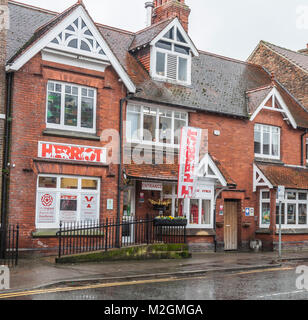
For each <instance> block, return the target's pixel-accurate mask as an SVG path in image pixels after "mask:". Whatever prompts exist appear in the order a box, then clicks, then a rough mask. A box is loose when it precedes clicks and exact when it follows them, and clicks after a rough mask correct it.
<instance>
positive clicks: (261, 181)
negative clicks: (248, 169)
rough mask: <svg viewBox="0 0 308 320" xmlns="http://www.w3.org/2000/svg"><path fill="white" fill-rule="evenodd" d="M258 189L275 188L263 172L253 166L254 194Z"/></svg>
mask: <svg viewBox="0 0 308 320" xmlns="http://www.w3.org/2000/svg"><path fill="white" fill-rule="evenodd" d="M257 187H268V188H269V189H273V188H274V186H273V185H272V184H271V183H270V181H269V180H268V179H267V178H266V176H265V175H264V174H263V172H262V171H261V170H260V169H259V168H258V167H257V166H256V165H255V164H254V165H253V192H256V191H257Z"/></svg>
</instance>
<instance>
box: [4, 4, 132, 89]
mask: <svg viewBox="0 0 308 320" xmlns="http://www.w3.org/2000/svg"><path fill="white" fill-rule="evenodd" d="M79 16H81V17H82V19H83V20H84V22H85V23H86V24H87V26H88V28H89V29H90V31H91V32H92V34H93V36H94V37H95V38H96V40H97V42H98V43H99V45H100V46H101V48H102V49H103V51H104V52H105V54H106V57H107V58H108V60H109V61H110V63H111V65H112V66H113V68H114V69H115V71H116V72H117V73H118V75H119V77H120V78H121V79H122V81H123V83H124V84H125V86H126V88H127V90H128V91H129V92H132V93H135V92H136V87H135V85H134V84H133V82H132V81H131V79H130V78H129V76H128V75H127V73H126V72H125V70H124V68H123V67H122V66H121V64H120V63H119V61H118V60H117V58H116V57H115V55H114V54H113V52H112V51H111V49H110V48H109V46H108V45H107V43H106V41H105V40H104V39H103V37H102V35H101V33H100V32H99V31H98V29H97V27H96V25H95V24H94V23H93V21H92V19H91V18H90V17H89V15H88V14H87V12H86V11H85V9H84V8H83V6H78V7H77V8H76V9H75V10H74V11H73V12H72V13H71V14H70V15H68V16H67V17H66V18H64V19H63V21H61V22H60V23H59V24H57V25H56V26H55V27H54V28H52V29H51V30H50V31H49V32H47V34H46V35H45V36H44V37H43V38H41V39H39V40H38V41H37V42H36V43H35V44H33V45H32V46H31V47H30V48H28V49H27V50H26V51H25V52H24V53H23V54H22V55H21V56H20V57H18V58H17V59H16V60H15V61H14V62H13V63H12V64H11V65H7V67H6V71H7V72H10V71H18V70H19V69H20V68H21V67H22V66H23V65H24V64H26V63H27V62H28V61H29V60H30V59H32V58H33V57H34V56H35V55H36V54H37V53H39V52H40V51H41V50H42V49H44V48H45V47H48V46H49V45H50V43H51V41H52V40H54V38H55V37H57V36H58V35H59V33H61V32H62V31H63V30H64V29H66V28H67V27H68V26H69V25H70V24H72V23H73V22H74V21H75V20H76V19H77V18H78V17H79ZM86 55H87V54H86V53H85V56H86ZM103 57H104V56H103ZM105 61H106V60H105Z"/></svg>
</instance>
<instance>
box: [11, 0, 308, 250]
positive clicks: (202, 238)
mask: <svg viewBox="0 0 308 320" xmlns="http://www.w3.org/2000/svg"><path fill="white" fill-rule="evenodd" d="M9 6H10V15H11V20H12V21H13V22H14V21H18V23H17V22H15V23H13V24H12V26H11V29H10V31H9V32H8V36H7V58H6V71H7V73H8V74H12V75H13V76H12V77H13V88H12V92H11V93H12V102H11V107H12V130H11V136H10V137H11V138H10V141H11V142H10V163H11V169H10V173H9V180H10V183H9V189H8V195H9V207H8V209H9V210H8V219H9V221H10V223H19V224H20V225H21V230H22V236H21V239H22V245H21V247H22V249H24V250H40V251H41V250H46V251H49V250H52V249H55V248H56V245H57V242H56V237H55V234H56V231H57V229H58V227H59V223H60V221H64V222H65V221H69V222H70V221H73V222H76V221H83V220H92V221H93V220H99V219H104V218H106V217H118V216H120V217H124V219H130V217H131V216H136V217H142V216H144V215H145V214H159V212H157V211H155V207H153V205H152V202H151V201H158V200H161V201H165V203H166V206H165V212H164V214H166V215H171V216H186V218H187V220H188V231H187V232H188V241H189V243H190V245H191V248H192V250H201V251H205V250H213V249H214V247H215V245H217V247H218V248H221V249H224V250H237V249H245V248H248V247H249V242H250V241H251V240H253V239H260V240H262V241H263V243H264V245H265V246H266V247H268V248H271V249H273V248H274V247H275V245H276V243H277V215H276V204H277V203H276V190H277V187H278V186H279V185H284V186H286V188H287V195H286V199H285V201H284V203H283V206H284V220H283V233H284V235H283V240H284V244H285V246H289V245H293V244H295V245H296V246H297V247H303V246H306V245H307V243H308V242H307V241H308V220H307V219H308V217H307V206H308V178H307V172H308V170H307V169H306V166H305V165H306V157H307V153H306V151H305V150H304V149H303V141H305V140H304V139H305V138H306V137H307V128H308V113H307V111H306V110H305V108H304V107H303V105H301V104H300V102H298V101H297V100H296V99H295V98H294V97H293V96H292V95H291V94H290V93H289V92H288V91H287V90H286V89H285V88H284V87H283V85H281V84H280V83H279V82H278V81H276V79H275V77H273V76H272V75H271V74H270V73H269V72H268V71H267V70H266V69H264V68H263V67H262V66H259V65H256V64H252V63H247V62H242V61H237V60H233V59H229V58H226V57H222V56H218V55H215V54H212V53H208V52H203V51H200V50H198V49H197V48H196V46H195V45H194V43H193V41H192V39H191V38H190V37H189V35H188V32H189V24H188V20H189V19H188V18H189V12H190V9H189V8H188V7H187V5H186V4H185V1H174V0H166V1H154V3H153V4H150V5H149V4H147V10H148V12H149V14H148V17H149V21H148V27H146V28H145V29H143V30H141V31H139V32H137V33H132V32H129V31H125V30H120V29H116V28H113V27H109V26H105V25H101V24H98V23H94V22H93V20H92V18H91V17H90V16H89V14H88V12H87V10H86V8H85V7H84V5H83V4H82V2H78V3H76V4H75V5H74V6H72V7H70V8H69V9H67V10H66V11H64V12H62V13H54V12H50V11H47V10H44V9H40V8H34V7H31V6H28V5H23V4H20V3H17V2H14V1H10V2H9ZM150 20H151V21H150ZM17 35H18V36H17ZM18 39H19V40H18ZM184 126H192V127H198V128H201V129H203V130H204V133H206V132H207V137H208V152H207V149H204V148H201V154H200V166H199V169H198V173H199V178H198V179H199V180H200V183H202V185H203V186H204V188H206V189H207V196H206V197H201V196H196V197H195V199H178V196H177V180H178V154H179V145H180V131H181V128H183V127H184ZM106 130H108V131H106ZM206 130H207V131H206ZM116 133H120V135H117V134H116ZM102 134H103V136H104V137H103V138H102V137H101V135H102ZM108 137H109V139H108ZM105 138H106V139H105ZM111 139H112V141H113V142H114V144H113V148H112V150H110V149H111V148H110V146H111V144H110V140H111ZM120 145H122V148H119V146H120ZM202 145H203V144H202ZM114 146H116V147H117V148H116V149H115V148H114ZM119 150H121V151H123V152H121V153H119V152H118V151H119ZM111 152H112V154H111ZM119 155H120V157H119ZM112 156H113V158H112ZM117 158H120V159H121V160H122V161H120V162H117V161H115V160H117ZM149 200H151V201H149Z"/></svg>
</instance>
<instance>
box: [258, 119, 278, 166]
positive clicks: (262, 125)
mask: <svg viewBox="0 0 308 320" xmlns="http://www.w3.org/2000/svg"><path fill="white" fill-rule="evenodd" d="M256 126H260V127H261V131H260V134H261V152H260V153H256V152H255V157H257V158H265V159H273V160H280V155H281V128H280V127H276V126H271V125H266V124H261V123H256V124H255V125H254V138H255V132H256ZM266 127H267V128H269V129H270V141H269V149H270V154H269V155H267V154H264V153H263V133H264V128H266ZM273 128H275V129H278V131H279V133H278V141H279V143H278V156H273V155H272V153H273V150H272V141H273V134H274V133H273ZM254 142H255V139H254Z"/></svg>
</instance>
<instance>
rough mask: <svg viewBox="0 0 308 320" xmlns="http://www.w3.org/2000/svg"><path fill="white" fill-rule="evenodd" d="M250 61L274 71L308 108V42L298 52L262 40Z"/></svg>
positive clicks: (278, 78)
mask: <svg viewBox="0 0 308 320" xmlns="http://www.w3.org/2000/svg"><path fill="white" fill-rule="evenodd" d="M248 61H249V62H252V63H256V64H259V65H261V66H263V67H265V68H266V69H267V70H269V71H270V72H274V73H275V75H276V77H277V80H279V81H280V82H281V83H282V84H283V86H285V88H286V89H287V90H289V91H290V92H291V94H293V95H294V97H295V98H296V99H298V100H299V101H300V103H301V104H302V105H303V106H304V107H305V108H306V109H308V86H307V83H308V44H307V48H306V49H302V50H299V51H298V52H296V51H293V50H290V49H286V48H282V47H280V46H277V45H274V44H272V43H269V42H266V41H260V43H259V44H258V46H257V47H256V49H255V50H254V51H253V52H252V54H251V55H250V57H249V58H248Z"/></svg>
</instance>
